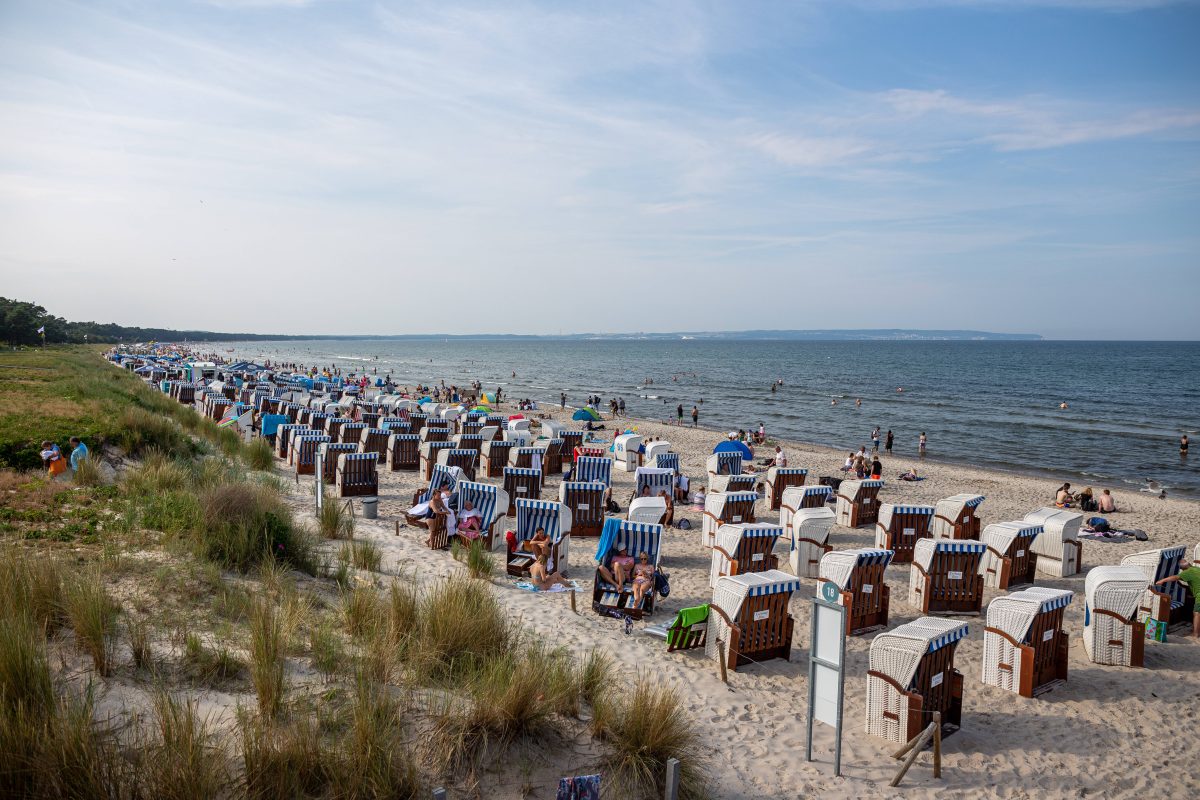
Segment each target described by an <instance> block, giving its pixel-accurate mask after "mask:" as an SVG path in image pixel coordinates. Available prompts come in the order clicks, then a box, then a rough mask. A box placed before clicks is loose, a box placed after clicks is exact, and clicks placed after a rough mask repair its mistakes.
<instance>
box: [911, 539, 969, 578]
mask: <svg viewBox="0 0 1200 800" xmlns="http://www.w3.org/2000/svg"><path fill="white" fill-rule="evenodd" d="M986 552H987V545H986V544H984V543H983V542H976V541H973V540H971V539H918V540H917V543H916V544H915V545H913V563H915V564H919V565H921V567H922V568H923V569H925V570H926V571H928V570H929V565H930V564H932V563H933V557H934V554H936V553H975V554H976V555H978V556H979V557H980V561H982V560H983V559H982V556H983V554H984V553H986ZM980 569H982V564H981V565H980Z"/></svg>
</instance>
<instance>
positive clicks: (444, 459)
mask: <svg viewBox="0 0 1200 800" xmlns="http://www.w3.org/2000/svg"><path fill="white" fill-rule="evenodd" d="M478 459H479V453H477V452H475V451H474V450H472V449H471V448H469V447H451V448H447V449H445V450H441V451H439V452H438V463H439V464H444V465H445V466H447V467H458V468H459V469H461V470H462V471H463V474H464V475H466V476H467V478H468V479H470V480H475V462H476V461H477V460H478Z"/></svg>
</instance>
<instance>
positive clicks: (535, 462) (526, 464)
mask: <svg viewBox="0 0 1200 800" xmlns="http://www.w3.org/2000/svg"><path fill="white" fill-rule="evenodd" d="M545 457H546V448H544V447H514V448H513V449H511V450H509V451H508V466H510V467H518V468H520V469H536V470H541V469H542V468H543V465H544V463H545V462H544V459H545Z"/></svg>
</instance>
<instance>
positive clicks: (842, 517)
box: [834, 480, 883, 528]
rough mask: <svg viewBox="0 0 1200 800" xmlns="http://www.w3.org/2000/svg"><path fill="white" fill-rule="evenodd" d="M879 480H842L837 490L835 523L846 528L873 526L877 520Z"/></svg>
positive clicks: (881, 483) (880, 485)
mask: <svg viewBox="0 0 1200 800" xmlns="http://www.w3.org/2000/svg"><path fill="white" fill-rule="evenodd" d="M882 488H883V481H881V480H861V481H842V483H841V485H840V486H838V490H837V506H836V508H834V513H835V514H837V524H838V525H842V526H843V527H846V528H857V527H860V526H862V525H870V526H871V527H874V526H875V523H876V522H877V521H878V520H879V500H878V497H879V490H880V489H882Z"/></svg>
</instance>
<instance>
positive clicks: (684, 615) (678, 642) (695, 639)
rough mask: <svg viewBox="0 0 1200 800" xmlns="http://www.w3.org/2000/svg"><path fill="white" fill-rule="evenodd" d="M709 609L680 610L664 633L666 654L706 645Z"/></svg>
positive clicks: (692, 608) (705, 606) (694, 607)
mask: <svg viewBox="0 0 1200 800" xmlns="http://www.w3.org/2000/svg"><path fill="white" fill-rule="evenodd" d="M708 618H709V607H708V604H707V603H705V604H704V605H702V606H692V607H690V608H681V609H679V613H677V614H676V615H675V619H673V620H671V624H670V625H668V626H667V627H666V629H665V631H664V633H665V634H666V640H667V652H668V653H674V652H675V651H676V650H696V649H699V648H701V647H704V646H705V645H706V644H707V643H708Z"/></svg>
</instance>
